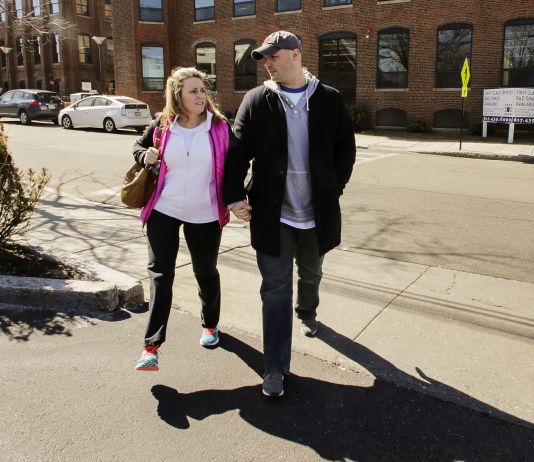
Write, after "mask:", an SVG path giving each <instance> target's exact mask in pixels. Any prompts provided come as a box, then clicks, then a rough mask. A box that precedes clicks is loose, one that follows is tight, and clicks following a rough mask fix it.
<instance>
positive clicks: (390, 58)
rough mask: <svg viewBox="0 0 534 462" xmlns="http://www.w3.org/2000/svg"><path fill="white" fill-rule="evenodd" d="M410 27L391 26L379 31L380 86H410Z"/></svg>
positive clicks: (378, 82) (378, 81)
mask: <svg viewBox="0 0 534 462" xmlns="http://www.w3.org/2000/svg"><path fill="white" fill-rule="evenodd" d="M409 43H410V41H409V33H408V29H402V28H391V29H384V30H382V31H380V32H379V33H378V72H377V87H378V88H406V87H407V86H408V54H409Z"/></svg>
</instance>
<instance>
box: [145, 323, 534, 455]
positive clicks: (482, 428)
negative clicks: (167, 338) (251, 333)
mask: <svg viewBox="0 0 534 462" xmlns="http://www.w3.org/2000/svg"><path fill="white" fill-rule="evenodd" d="M332 335H333V339H336V335H337V334H335V333H333V331H331V330H329V329H328V328H326V327H324V332H323V334H322V335H321V339H322V340H324V339H325V336H328V337H331V336H332ZM347 340H348V339H347ZM336 345H338V346H340V347H342V348H344V347H345V344H344V341H343V340H342V339H339V338H338V339H337V342H336ZM221 347H222V348H223V349H225V350H227V351H228V352H230V353H234V354H236V355H237V356H238V357H239V358H240V359H242V360H243V361H244V362H245V363H246V364H247V365H248V366H249V367H250V368H251V369H252V370H254V371H255V372H256V373H258V375H260V374H261V370H262V355H261V353H260V352H259V351H257V350H255V349H254V348H252V347H250V346H249V345H247V344H245V343H244V342H242V341H240V340H238V339H237V338H235V337H232V336H230V335H228V334H224V335H223V336H222V337H221ZM362 348H363V347H362ZM350 353H352V354H353V355H354V356H353V359H360V360H362V362H363V364H362V365H364V366H369V365H370V367H371V369H373V367H375V366H373V364H374V363H375V362H378V363H380V362H381V364H380V365H381V366H382V367H385V366H386V363H387V361H385V360H384V359H382V358H379V357H378V356H377V355H374V354H373V353H372V352H370V351H368V350H367V351H365V350H364V349H361V348H360V349H356V350H351V351H350ZM387 364H389V363H387ZM389 367H392V368H394V366H393V365H390V366H389ZM441 385H442V384H441ZM285 389H286V395H285V396H284V397H283V398H281V399H278V400H268V399H266V398H264V397H263V396H262V395H261V389H260V386H259V385H257V386H246V387H241V388H237V389H234V390H203V391H199V392H194V393H186V394H184V393H179V392H178V391H177V390H176V389H174V388H171V387H168V386H165V385H155V386H154V387H153V388H152V394H153V395H154V397H155V398H156V400H157V401H158V415H159V416H160V418H161V419H162V420H163V421H164V422H166V423H167V424H168V425H170V426H172V427H175V428H177V429H181V430H185V429H188V428H189V426H190V423H189V419H194V420H203V419H205V418H207V417H209V416H211V415H216V414H224V413H226V412H228V411H234V410H238V411H239V415H240V416H241V418H243V419H244V420H245V421H246V422H247V423H249V424H250V425H253V426H254V427H256V428H257V429H258V430H261V431H262V432H265V433H267V434H269V435H273V436H275V437H278V438H282V439H285V440H289V441H292V442H295V443H298V444H301V445H304V446H307V447H310V448H312V449H313V450H314V451H315V452H316V453H317V454H318V455H319V456H320V457H321V458H323V459H326V460H358V461H373V462H374V461H380V460H385V461H386V460H387V461H392V460H396V461H398V460H410V461H412V460H425V461H430V460H436V461H452V460H463V461H472V460H484V461H492V460H495V461H496V460H499V461H502V460H527V459H528V458H529V457H530V456H529V454H530V455H531V454H532V453H533V451H534V432H533V431H531V430H529V429H527V428H523V427H518V426H515V425H513V424H510V423H507V422H503V421H500V420H496V419H492V418H490V417H489V416H487V415H484V414H481V413H478V412H475V411H472V410H469V409H465V408H463V407H460V406H457V405H455V404H450V403H445V402H442V401H440V400H437V399H434V398H431V397H428V396H425V395H422V394H419V393H416V392H414V391H410V390H406V389H403V388H399V387H396V386H394V385H391V384H388V383H386V382H384V381H382V380H380V379H377V380H376V381H375V383H374V384H373V386H371V387H368V388H367V387H360V386H354V385H342V384H336V383H330V382H326V381H323V380H318V379H314V378H310V377H301V376H297V375H291V376H289V377H287V379H286V383H285Z"/></svg>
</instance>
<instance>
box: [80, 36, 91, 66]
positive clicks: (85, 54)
mask: <svg viewBox="0 0 534 462" xmlns="http://www.w3.org/2000/svg"><path fill="white" fill-rule="evenodd" d="M78 57H79V61H80V63H81V64H92V62H93V55H92V53H91V37H90V36H89V35H88V34H78Z"/></svg>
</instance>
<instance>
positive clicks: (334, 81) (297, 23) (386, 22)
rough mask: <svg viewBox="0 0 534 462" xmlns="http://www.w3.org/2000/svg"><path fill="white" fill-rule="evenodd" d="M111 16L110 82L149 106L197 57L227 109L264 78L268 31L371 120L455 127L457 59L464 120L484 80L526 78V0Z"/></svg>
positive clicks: (309, 0)
mask: <svg viewBox="0 0 534 462" xmlns="http://www.w3.org/2000/svg"><path fill="white" fill-rule="evenodd" d="M113 15H114V21H113V24H114V36H115V49H116V59H115V79H116V85H117V92H118V93H124V94H129V95H131V96H134V97H137V98H139V99H141V100H143V101H146V102H148V103H149V104H150V106H151V108H152V110H153V111H156V110H159V109H160V108H161V107H162V106H163V98H162V89H163V86H164V82H165V78H166V76H167V75H168V74H169V72H170V70H171V69H172V68H173V67H175V66H178V65H183V66H191V65H198V66H199V67H201V68H202V69H204V70H206V71H207V72H208V73H210V74H212V76H213V83H214V86H215V87H216V92H217V100H218V101H219V103H220V104H221V106H222V107H223V109H224V110H226V111H227V112H230V113H233V112H235V110H236V109H237V107H238V106H239V103H240V101H241V99H242V97H243V94H244V93H245V92H246V90H247V89H249V88H251V87H253V86H255V85H257V84H259V83H261V82H262V81H263V80H264V79H266V78H267V74H266V72H265V70H264V69H263V67H262V66H261V64H257V63H256V62H254V61H252V60H251V58H250V57H249V55H250V51H251V50H252V49H253V48H254V47H256V46H258V45H259V44H261V42H262V41H263V38H264V37H265V36H266V35H268V34H269V33H270V32H272V31H274V30H278V29H286V30H290V31H292V32H294V33H295V34H297V35H298V36H299V37H300V38H301V40H302V45H303V56H304V65H305V66H306V67H307V68H308V69H309V70H310V71H311V72H312V73H313V74H315V75H317V76H318V77H319V79H320V80H322V81H323V82H325V83H328V84H331V85H332V86H335V87H336V88H338V89H339V90H341V91H342V92H343V94H344V97H345V99H346V101H347V103H348V104H350V105H354V104H355V105H357V106H358V105H363V106H366V107H367V108H368V109H369V111H370V113H371V118H372V123H373V124H376V125H377V126H405V125H406V124H407V123H408V122H410V121H418V120H422V121H424V122H425V123H426V124H427V125H428V126H430V127H436V128H451V127H459V126H460V124H461V115H460V111H459V108H460V107H461V97H460V87H461V80H460V70H461V67H462V65H463V62H464V60H465V58H466V57H467V58H468V59H469V62H470V65H471V83H470V92H469V97H468V98H467V99H466V101H465V109H466V119H467V121H468V122H469V123H470V124H474V123H476V122H478V121H480V120H481V114H482V96H483V90H484V89H485V88H497V87H501V86H509V87H516V86H530V87H534V1H532V0H529V1H524V0H506V1H503V0H492V1H487V0H473V1H471V2H465V1H460V0H447V1H444V0H432V1H429V0H385V1H380V0H378V1H377V0H256V1H253V0H252V1H250V0H184V1H178V2H177V1H174V0H173V1H171V0H114V2H113Z"/></svg>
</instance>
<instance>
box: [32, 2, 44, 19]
mask: <svg viewBox="0 0 534 462" xmlns="http://www.w3.org/2000/svg"><path fill="white" fill-rule="evenodd" d="M41 1H42V0H32V15H33V16H41Z"/></svg>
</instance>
